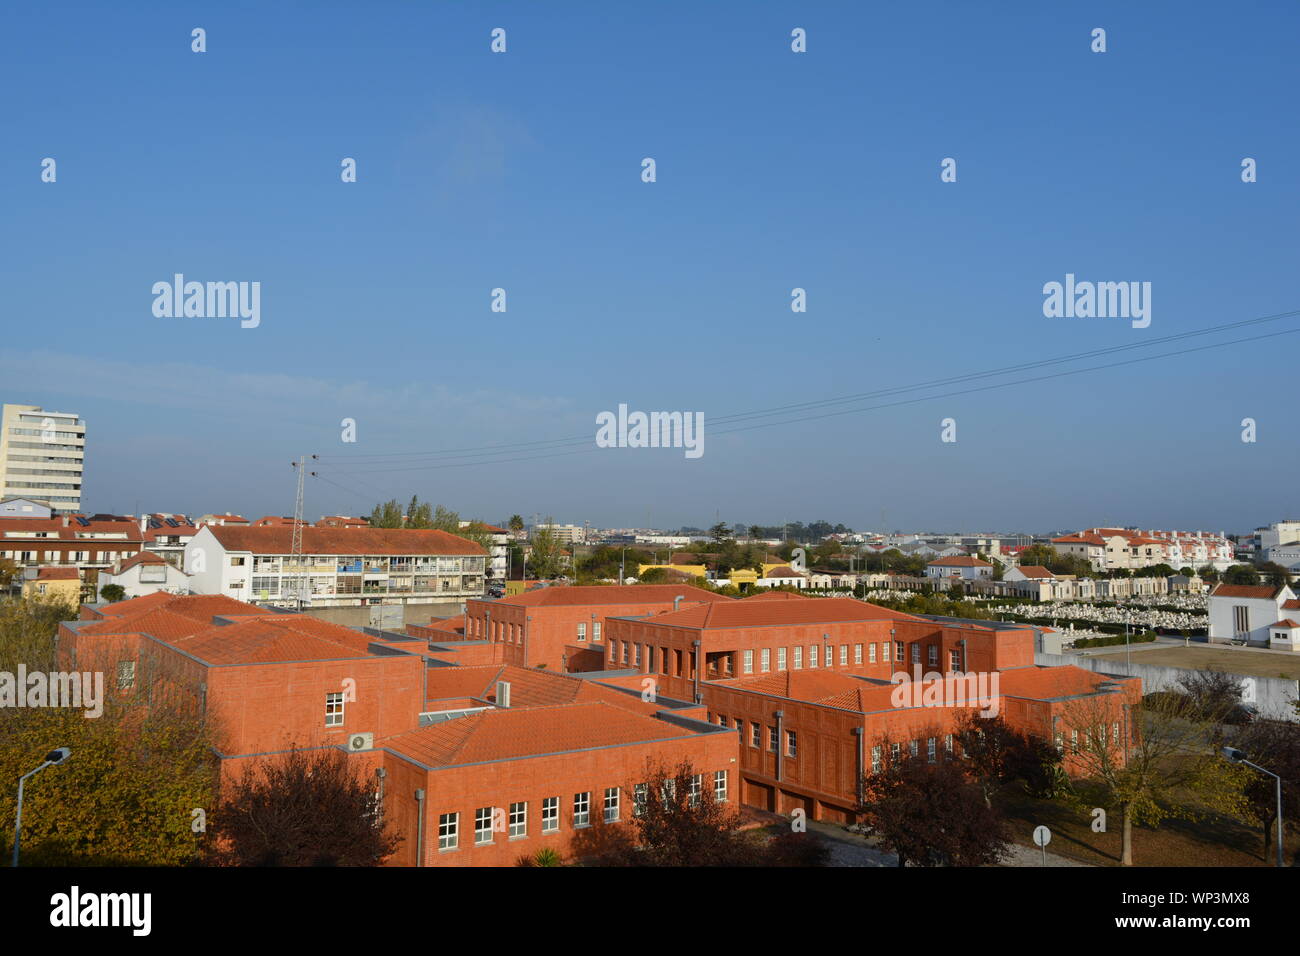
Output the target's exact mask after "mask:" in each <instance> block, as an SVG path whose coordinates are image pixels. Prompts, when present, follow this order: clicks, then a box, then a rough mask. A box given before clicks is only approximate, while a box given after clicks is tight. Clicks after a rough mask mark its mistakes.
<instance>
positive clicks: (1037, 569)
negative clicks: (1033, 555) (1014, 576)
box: [1018, 564, 1056, 578]
mask: <svg viewBox="0 0 1300 956" xmlns="http://www.w3.org/2000/svg"><path fill="white" fill-rule="evenodd" d="M1018 570H1019V571H1020V573H1021V574H1023V575H1024V576H1025V577H1027V578H1054V577H1056V575H1055V574H1053V573H1052V572H1051V571H1049V570H1047V568H1045V567H1043V566H1042V565H1041V564H1026V565H1024V566H1022V567H1020V568H1019V569H1018Z"/></svg>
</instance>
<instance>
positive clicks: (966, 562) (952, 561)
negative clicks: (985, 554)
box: [929, 554, 993, 568]
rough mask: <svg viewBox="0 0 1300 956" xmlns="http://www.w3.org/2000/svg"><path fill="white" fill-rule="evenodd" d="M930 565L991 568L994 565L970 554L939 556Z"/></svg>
mask: <svg viewBox="0 0 1300 956" xmlns="http://www.w3.org/2000/svg"><path fill="white" fill-rule="evenodd" d="M929 566H930V567H932V568H933V567H942V568H991V567H993V565H991V564H989V563H988V562H987V561H981V560H980V559H979V558H972V557H971V556H970V555H968V554H954V555H953V556H952V557H950V558H937V559H936V560H934V561H931V562H930V565H929Z"/></svg>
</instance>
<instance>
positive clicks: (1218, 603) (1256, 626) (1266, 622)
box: [1210, 584, 1300, 650]
mask: <svg viewBox="0 0 1300 956" xmlns="http://www.w3.org/2000/svg"><path fill="white" fill-rule="evenodd" d="M1296 619H1300V601H1297V600H1296V596H1295V593H1294V592H1293V591H1292V590H1291V589H1290V588H1289V587H1287V586H1286V585H1281V586H1278V585H1272V584H1258V585H1249V584H1220V585H1219V586H1218V587H1216V588H1215V589H1214V590H1213V591H1211V592H1210V643H1211V644H1226V643H1230V642H1233V641H1244V642H1245V643H1247V644H1249V645H1251V646H1253V647H1272V646H1274V643H1273V642H1274V636H1275V632H1278V631H1288V630H1289V628H1287V627H1286V626H1285V625H1283V624H1281V622H1283V621H1294V620H1296ZM1280 643H1284V644H1287V645H1288V646H1287V647H1286V649H1287V650H1290V649H1292V647H1293V646H1294V645H1293V644H1291V643H1290V637H1289V636H1287V637H1286V638H1285V639H1284V640H1282V641H1280Z"/></svg>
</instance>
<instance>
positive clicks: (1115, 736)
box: [1110, 720, 1119, 747]
mask: <svg viewBox="0 0 1300 956" xmlns="http://www.w3.org/2000/svg"><path fill="white" fill-rule="evenodd" d="M1110 740H1111V743H1113V744H1114V745H1115V746H1117V747H1118V746H1119V721H1118V720H1117V721H1115V723H1114V724H1113V725H1112V726H1111V728H1110Z"/></svg>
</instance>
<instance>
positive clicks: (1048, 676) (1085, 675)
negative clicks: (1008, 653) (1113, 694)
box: [998, 664, 1139, 700]
mask: <svg viewBox="0 0 1300 956" xmlns="http://www.w3.org/2000/svg"><path fill="white" fill-rule="evenodd" d="M1137 680H1139V678H1136V677H1116V676H1111V675H1107V674H1096V673H1094V672H1092V671H1090V670H1085V669H1084V668H1082V667H1075V666H1074V665H1073V664H1064V665H1061V666H1059V667H1041V666H1037V665H1035V666H1030V667H1014V668H1011V669H1010V670H1004V671H999V672H998V691H999V693H1001V694H1002V695H1003V696H1007V697H1027V698H1029V699H1031V700H1050V699H1051V698H1054V697H1071V696H1075V695H1078V694H1092V693H1095V692H1096V691H1097V688H1099V687H1100V686H1101V685H1102V684H1105V683H1116V684H1118V683H1123V682H1125V681H1130V682H1131V681H1137Z"/></svg>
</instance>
